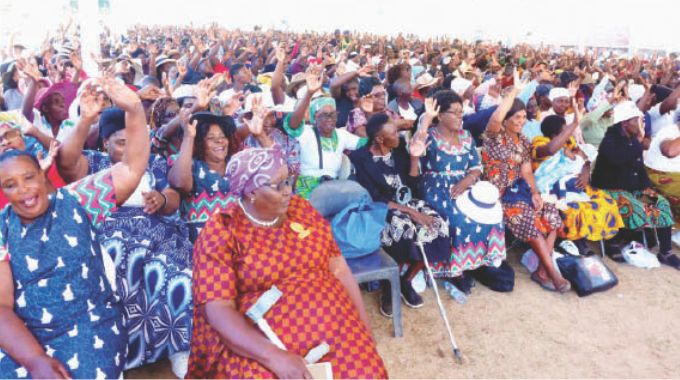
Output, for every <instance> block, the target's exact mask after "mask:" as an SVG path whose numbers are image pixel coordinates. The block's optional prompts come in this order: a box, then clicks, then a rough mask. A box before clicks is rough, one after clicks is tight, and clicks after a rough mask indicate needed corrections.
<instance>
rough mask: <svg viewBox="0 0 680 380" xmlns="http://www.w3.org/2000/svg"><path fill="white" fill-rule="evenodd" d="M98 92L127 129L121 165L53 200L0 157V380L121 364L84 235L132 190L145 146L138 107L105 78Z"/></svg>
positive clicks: (106, 295) (104, 288)
mask: <svg viewBox="0 0 680 380" xmlns="http://www.w3.org/2000/svg"><path fill="white" fill-rule="evenodd" d="M98 83H99V84H100V85H101V86H102V87H103V89H104V91H105V92H106V93H107V95H108V96H109V97H111V99H112V100H113V102H114V103H115V104H116V105H117V106H119V107H120V108H122V109H123V110H125V113H126V118H127V120H128V121H129V123H128V124H127V126H126V127H127V133H128V137H130V141H131V143H130V144H127V146H126V151H125V154H124V158H123V160H122V161H121V162H119V163H118V164H116V165H114V166H112V167H111V168H110V169H108V170H104V171H101V172H99V173H96V174H94V175H91V176H89V177H86V178H83V179H82V180H80V181H77V182H74V183H72V184H71V185H69V186H68V187H67V188H62V189H59V190H57V191H56V192H53V191H52V189H51V188H50V186H49V185H48V181H47V179H46V177H45V175H44V173H43V171H42V169H41V168H40V164H39V162H38V161H37V159H36V158H35V157H33V156H32V155H31V154H29V153H27V152H24V151H19V150H9V151H6V152H4V153H2V154H1V155H0V187H1V188H2V191H3V192H4V193H5V195H6V196H7V199H8V200H9V202H10V207H6V208H5V209H4V210H2V212H0V272H1V275H0V358H2V359H0V377H2V378H9V377H27V376H29V375H30V376H31V377H33V378H40V377H45V378H68V377H71V376H72V377H74V378H95V377H106V378H117V377H119V376H120V375H121V373H122V370H123V365H124V364H125V347H126V343H127V336H126V335H127V334H126V332H125V331H126V330H125V329H124V328H123V319H122V313H121V310H120V308H119V307H118V304H117V303H116V300H115V298H114V296H113V292H112V291H111V287H110V286H109V283H108V282H107V281H106V279H105V274H104V264H103V261H102V256H101V250H100V246H99V243H98V241H97V240H96V234H95V233H94V232H95V231H96V230H97V228H98V227H99V226H101V224H102V223H103V222H104V221H105V219H106V217H107V216H108V215H110V213H111V212H112V211H113V210H114V209H115V208H116V206H117V205H121V204H123V203H124V202H125V201H126V200H127V199H128V197H129V196H130V195H131V194H132V192H133V190H134V189H135V188H136V187H137V184H138V183H139V180H140V179H141V177H142V175H143V174H144V171H145V169H146V164H147V160H148V158H149V138H148V133H147V131H146V124H145V121H144V110H143V108H142V106H141V103H140V101H139V98H138V97H137V96H136V95H135V94H134V93H133V92H132V91H131V90H130V89H128V88H127V87H125V86H123V85H121V84H119V83H118V82H116V81H115V80H114V79H113V78H110V77H106V78H103V79H100V80H98ZM86 347H91V348H90V349H84V348H86Z"/></svg>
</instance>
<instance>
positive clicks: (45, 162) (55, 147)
mask: <svg viewBox="0 0 680 380" xmlns="http://www.w3.org/2000/svg"><path fill="white" fill-rule="evenodd" d="M57 153H59V141H57V140H52V143H50V149H49V151H48V152H47V156H45V155H44V154H43V153H42V152H40V153H38V162H39V163H40V169H41V170H42V171H45V170H47V169H49V168H50V166H52V164H53V163H54V159H55V158H56V157H57Z"/></svg>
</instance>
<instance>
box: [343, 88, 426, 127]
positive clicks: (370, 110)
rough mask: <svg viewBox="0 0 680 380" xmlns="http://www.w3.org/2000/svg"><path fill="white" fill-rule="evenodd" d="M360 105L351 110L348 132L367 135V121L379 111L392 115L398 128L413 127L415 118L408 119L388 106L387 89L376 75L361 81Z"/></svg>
mask: <svg viewBox="0 0 680 380" xmlns="http://www.w3.org/2000/svg"><path fill="white" fill-rule="evenodd" d="M359 96H360V97H361V99H360V100H359V107H355V108H354V109H352V111H350V113H349V117H348V118H347V132H349V133H353V134H355V135H357V136H361V137H366V122H367V121H368V119H369V118H370V117H371V116H373V115H377V114H379V113H384V114H386V115H387V116H389V117H390V119H391V120H392V122H393V123H394V124H395V126H396V127H397V129H398V130H405V129H411V127H413V120H406V119H403V118H402V117H401V116H399V114H398V113H396V112H395V111H393V110H391V109H389V108H387V102H386V101H385V97H386V96H387V91H385V86H384V85H383V84H382V82H381V81H380V80H379V79H378V78H375V77H366V78H361V80H360V81H359Z"/></svg>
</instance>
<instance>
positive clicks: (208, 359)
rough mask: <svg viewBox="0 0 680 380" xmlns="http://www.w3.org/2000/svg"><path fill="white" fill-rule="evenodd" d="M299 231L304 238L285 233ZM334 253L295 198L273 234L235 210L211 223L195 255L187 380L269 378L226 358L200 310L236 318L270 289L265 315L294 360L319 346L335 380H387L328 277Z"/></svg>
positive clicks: (323, 229)
mask: <svg viewBox="0 0 680 380" xmlns="http://www.w3.org/2000/svg"><path fill="white" fill-rule="evenodd" d="M292 223H299V224H300V225H302V226H303V227H304V229H305V230H306V231H308V233H307V232H300V229H299V228H295V230H293V228H292V227H291V224H292ZM339 255H340V250H339V248H338V246H337V244H336V243H335V240H333V236H332V234H331V229H330V225H329V224H328V222H326V221H325V220H324V219H323V218H322V217H321V215H319V213H318V212H316V210H314V209H313V208H312V206H311V205H310V204H309V203H308V202H307V201H305V200H303V199H302V198H300V197H298V196H294V197H293V199H292V200H291V203H290V206H289V208H288V219H287V221H286V222H285V223H284V225H283V226H281V227H279V228H259V227H255V226H253V225H252V224H251V223H250V222H249V220H248V219H247V217H246V216H245V215H244V214H243V211H242V210H241V209H240V207H239V206H238V204H237V203H232V204H231V205H230V206H229V207H227V208H226V209H225V210H223V211H222V212H221V213H219V214H215V215H213V217H212V218H211V219H210V220H209V221H208V222H207V223H206V225H205V227H204V228H203V231H202V233H201V235H200V236H199V238H198V240H197V241H196V245H195V248H194V257H193V259H194V272H193V296H194V304H195V305H196V308H195V309H194V326H193V335H192V342H191V356H190V359H189V371H188V373H187V376H186V377H187V378H272V377H274V376H275V375H274V374H273V373H271V372H270V371H269V370H268V369H267V368H265V367H263V366H262V365H261V364H260V363H258V362H257V361H255V360H253V359H248V358H244V357H242V356H239V355H237V354H235V353H233V352H231V351H230V350H229V349H228V348H227V347H226V346H225V345H224V344H223V343H222V340H221V339H220V337H219V335H218V333H217V332H216V331H215V330H214V329H213V328H212V327H211V326H210V325H209V324H208V322H207V319H206V315H205V308H204V307H202V306H203V305H205V303H206V302H210V301H214V300H234V301H235V302H236V305H237V308H238V310H239V312H241V313H242V314H243V315H245V312H246V310H248V308H249V307H250V306H251V305H253V303H255V302H256V300H257V299H258V297H259V296H260V295H262V293H263V292H265V291H266V290H269V289H270V288H271V286H272V285H276V287H277V288H279V290H281V292H282V293H283V295H282V297H281V298H280V299H279V300H278V301H277V302H276V303H275V304H274V306H273V307H272V308H271V309H270V310H269V311H268V312H267V314H265V318H266V319H267V321H268V322H269V324H270V326H271V327H272V329H273V330H274V332H275V333H276V335H277V336H278V337H279V339H281V341H282V342H283V344H284V345H285V346H286V348H287V349H288V350H289V351H291V352H294V353H296V354H298V355H300V356H305V355H306V354H307V352H308V351H309V350H310V349H312V348H314V347H316V346H317V345H319V344H320V343H321V342H323V341H326V342H327V343H328V344H329V345H330V347H331V349H330V352H329V353H328V354H327V355H326V356H324V357H323V358H322V359H321V361H330V362H331V365H332V367H333V377H334V378H386V377H387V371H386V370H385V366H384V364H383V361H382V359H381V358H380V356H379V355H378V352H377V350H376V347H375V344H374V343H373V341H372V340H371V337H370V335H369V333H368V330H367V329H366V326H364V324H363V323H362V321H361V319H360V318H359V313H358V312H357V310H356V308H355V307H354V304H353V303H352V301H351V300H350V298H349V295H348V293H347V292H346V291H345V289H344V287H343V286H342V284H341V283H340V281H338V280H337V279H336V278H335V276H334V275H333V274H332V273H331V272H330V267H329V263H330V259H331V258H333V257H335V256H339Z"/></svg>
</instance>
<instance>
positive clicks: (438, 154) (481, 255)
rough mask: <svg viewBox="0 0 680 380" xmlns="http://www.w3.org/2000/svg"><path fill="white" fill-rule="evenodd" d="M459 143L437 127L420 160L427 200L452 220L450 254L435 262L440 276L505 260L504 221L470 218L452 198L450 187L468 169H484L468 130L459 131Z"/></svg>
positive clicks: (453, 274)
mask: <svg viewBox="0 0 680 380" xmlns="http://www.w3.org/2000/svg"><path fill="white" fill-rule="evenodd" d="M458 138H459V141H460V145H459V146H452V145H450V144H449V143H447V142H446V141H445V140H443V139H442V138H441V137H440V136H439V134H438V133H437V130H436V129H431V130H430V132H429V136H428V141H429V142H430V145H429V146H428V148H427V152H426V154H425V156H424V157H423V158H422V159H421V167H422V170H423V193H424V195H425V202H427V203H428V204H429V205H431V206H432V207H433V208H434V209H435V210H437V212H438V213H439V215H442V216H443V217H445V218H446V220H447V221H448V223H449V235H450V236H451V257H450V260H448V261H443V262H437V263H434V264H433V268H432V269H433V271H434V272H435V275H436V276H438V277H456V276H459V275H460V274H461V273H463V272H464V271H467V270H473V269H477V268H478V267H480V266H483V265H490V266H498V265H500V263H501V261H502V260H504V259H505V229H504V228H503V223H498V224H481V223H477V222H475V221H474V220H471V219H470V218H468V217H467V216H466V215H465V214H463V213H462V212H461V211H460V210H459V209H458V207H457V206H456V200H455V199H451V188H452V187H453V186H455V185H456V184H457V183H458V182H459V181H460V180H462V179H463V178H464V177H465V176H466V175H467V173H468V172H469V171H471V170H474V169H479V170H481V169H482V165H481V160H480V158H479V154H478V153H477V149H476V148H475V143H474V140H473V139H472V136H471V135H470V132H468V131H467V130H465V129H461V130H460V131H459V136H458Z"/></svg>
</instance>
